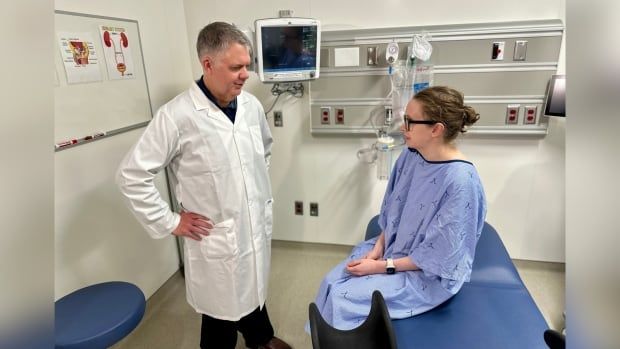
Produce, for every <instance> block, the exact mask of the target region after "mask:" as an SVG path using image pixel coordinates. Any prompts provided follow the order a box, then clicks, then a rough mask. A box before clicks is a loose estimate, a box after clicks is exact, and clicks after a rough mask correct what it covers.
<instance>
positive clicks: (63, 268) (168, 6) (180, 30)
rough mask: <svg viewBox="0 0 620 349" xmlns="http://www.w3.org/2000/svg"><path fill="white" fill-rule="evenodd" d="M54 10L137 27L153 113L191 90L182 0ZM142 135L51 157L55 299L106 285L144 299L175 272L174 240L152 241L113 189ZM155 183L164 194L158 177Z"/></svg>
mask: <svg viewBox="0 0 620 349" xmlns="http://www.w3.org/2000/svg"><path fill="white" fill-rule="evenodd" d="M55 9H56V10H64V11H72V12H80V13H86V14H93V15H100V16H110V17H120V18H127V19H134V20H137V21H138V25H139V27H140V35H141V42H142V50H143V53H144V63H145V67H146V75H147V78H148V84H149V91H150V97H151V104H152V107H153V111H155V110H157V108H158V107H159V106H161V105H162V104H163V103H165V102H166V101H168V100H169V99H170V98H172V97H174V96H175V95H176V94H178V93H180V92H181V91H182V90H184V89H186V88H187V86H189V84H190V82H191V78H192V76H191V73H190V71H191V69H190V65H189V64H190V63H189V62H190V59H189V56H188V54H187V47H188V43H187V40H186V38H187V35H186V30H185V14H184V10H183V3H182V1H181V0H176V1H170V0H159V1H152V0H139V1H121V0H106V1H79V0H57V1H56V3H55ZM57 52H58V50H57V49H56V50H55V51H54V53H55V54H56V53H57ZM60 73H61V72H59V74H60ZM142 130H143V129H139V130H134V131H131V132H128V133H124V134H121V135H117V136H113V137H110V138H106V139H103V140H99V141H96V142H93V143H89V144H86V145H82V146H78V147H75V148H72V149H67V150H64V151H61V152H59V153H56V154H55V157H54V161H55V208H56V209H55V262H56V263H55V298H59V297H62V296H63V295H65V294H67V293H69V292H71V291H73V290H75V289H78V288H81V287H84V286H87V285H90V284H93V283H97V282H103V281H111V280H123V281H129V282H133V283H135V284H137V285H138V286H139V287H140V288H141V289H142V291H143V292H144V293H145V295H146V296H147V297H149V296H151V295H152V294H153V293H154V292H155V291H156V290H157V289H158V288H159V287H160V286H161V285H162V284H163V283H164V282H165V280H167V279H168V278H169V277H170V276H171V275H172V274H173V273H174V272H175V271H176V270H177V269H178V264H179V263H178V253H177V248H176V243H175V241H174V239H173V238H167V239H163V240H153V239H151V238H150V237H149V236H148V235H147V233H146V232H145V231H144V230H143V229H142V228H141V227H140V226H139V224H138V223H137V221H136V220H135V219H134V217H133V216H132V215H131V213H130V212H129V211H128V209H127V208H126V207H125V205H124V204H123V202H122V201H121V196H120V194H119V193H118V190H117V189H116V186H115V184H114V172H115V170H116V168H117V166H118V163H119V162H120V160H121V158H122V157H123V156H124V155H125V153H126V152H127V151H128V149H129V147H130V146H131V145H132V144H133V143H134V142H135V141H136V140H137V138H138V137H139V135H140V134H141V132H142ZM50 147H51V144H50ZM157 185H158V187H159V188H160V190H161V191H162V193H163V194H164V195H165V193H166V192H167V189H166V185H165V181H164V178H163V177H159V178H158V183H157ZM166 197H167V196H166Z"/></svg>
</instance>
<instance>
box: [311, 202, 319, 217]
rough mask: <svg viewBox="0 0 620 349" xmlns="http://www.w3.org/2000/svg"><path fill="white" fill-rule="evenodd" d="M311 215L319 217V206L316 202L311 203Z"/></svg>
mask: <svg viewBox="0 0 620 349" xmlns="http://www.w3.org/2000/svg"><path fill="white" fill-rule="evenodd" d="M310 215H311V216H315V217H317V216H318V215H319V204H318V203H316V202H311V203H310Z"/></svg>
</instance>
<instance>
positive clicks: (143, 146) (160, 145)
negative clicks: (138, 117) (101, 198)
mask: <svg viewBox="0 0 620 349" xmlns="http://www.w3.org/2000/svg"><path fill="white" fill-rule="evenodd" d="M178 139H179V135H178V129H177V128H176V125H175V124H174V123H173V122H172V121H171V120H170V119H169V118H168V116H167V115H166V114H165V113H164V112H163V111H161V110H160V111H159V112H158V113H157V115H156V116H155V117H154V118H153V120H151V122H150V123H149V125H148V126H147V128H146V129H145V131H144V133H143V134H142V136H141V137H140V139H139V140H138V142H137V143H136V144H135V145H134V146H133V148H132V149H131V150H130V151H129V153H128V154H127V155H126V156H125V158H124V159H123V160H122V161H121V164H120V166H119V169H118V171H117V173H116V183H117V185H118V187H119V189H120V191H121V193H122V194H123V197H124V199H125V202H126V204H127V206H128V207H129V209H130V210H131V212H132V213H133V215H134V216H135V217H136V219H137V220H138V221H139V222H140V224H141V225H142V226H143V227H144V228H145V229H146V231H147V232H148V233H149V235H150V236H151V237H153V238H157V239H159V238H164V237H166V236H169V235H170V234H171V233H172V232H173V231H175V229H177V228H178V227H180V226H184V225H183V224H180V223H182V222H181V221H182V217H181V215H179V214H177V213H174V212H172V210H171V209H170V207H169V205H168V203H167V202H166V201H165V200H164V199H163V198H162V197H161V194H160V193H159V191H158V189H157V187H156V186H155V176H156V175H157V174H158V173H159V172H160V171H161V170H162V169H164V168H165V166H167V165H168V163H170V161H171V159H172V158H173V157H174V156H175V155H176V154H177V153H178V152H179V143H178ZM184 215H186V214H184ZM186 216H188V217H186V219H183V221H187V220H188V218H190V220H193V219H191V218H192V217H191V216H189V215H186ZM184 218H185V217H184Z"/></svg>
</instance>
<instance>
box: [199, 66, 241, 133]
mask: <svg viewBox="0 0 620 349" xmlns="http://www.w3.org/2000/svg"><path fill="white" fill-rule="evenodd" d="M196 84H197V85H198V87H200V90H202V92H203V93H204V94H205V96H207V98H209V100H210V101H211V102H213V104H215V105H216V106H217V107H218V108H220V110H221V111H222V112H224V114H226V116H228V118H229V119H230V121H231V122H232V123H233V124H234V123H235V115H236V114H237V97H235V99H233V100H232V101H231V102H230V103H228V105H227V106H225V107H221V106H220V105H219V104H218V103H217V99H216V98H215V96H214V95H213V94H212V93H211V91H209V89H208V88H207V85H205V82H204V80H203V76H201V77H200V79H198V80H196Z"/></svg>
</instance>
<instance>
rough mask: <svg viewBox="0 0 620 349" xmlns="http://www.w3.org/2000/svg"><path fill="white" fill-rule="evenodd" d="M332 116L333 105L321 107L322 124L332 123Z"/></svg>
mask: <svg viewBox="0 0 620 349" xmlns="http://www.w3.org/2000/svg"><path fill="white" fill-rule="evenodd" d="M331 118H332V108H331V107H321V124H323V125H329V124H330V123H331V121H330V120H331Z"/></svg>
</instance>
